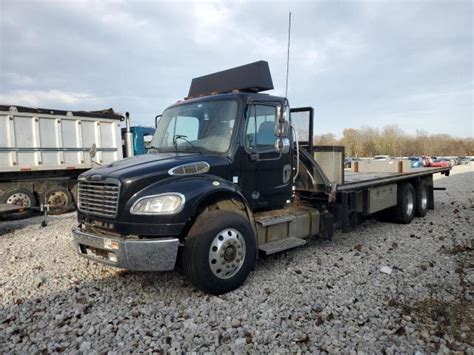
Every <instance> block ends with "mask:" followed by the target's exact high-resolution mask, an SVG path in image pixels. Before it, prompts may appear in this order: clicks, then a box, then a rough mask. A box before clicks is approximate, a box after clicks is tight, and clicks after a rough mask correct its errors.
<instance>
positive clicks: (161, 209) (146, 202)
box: [130, 192, 185, 215]
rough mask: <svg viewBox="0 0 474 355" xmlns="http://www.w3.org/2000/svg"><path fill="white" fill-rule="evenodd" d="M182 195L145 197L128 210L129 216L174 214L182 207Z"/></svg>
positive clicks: (174, 193)
mask: <svg viewBox="0 0 474 355" xmlns="http://www.w3.org/2000/svg"><path fill="white" fill-rule="evenodd" d="M184 202H185V198H184V195H182V194H180V193H177V192H172V193H165V194H160V195H151V196H145V197H142V198H140V199H138V201H137V202H135V203H134V204H133V206H132V208H131V209H130V213H131V214H152V215H156V214H174V213H178V212H181V210H182V209H183V207H184Z"/></svg>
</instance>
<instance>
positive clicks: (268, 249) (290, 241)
mask: <svg viewBox="0 0 474 355" xmlns="http://www.w3.org/2000/svg"><path fill="white" fill-rule="evenodd" d="M305 244H306V240H304V239H301V238H296V237H288V238H283V239H278V240H273V241H271V242H268V243H265V244H262V245H260V246H259V247H258V249H259V250H261V251H263V252H264V253H265V254H266V255H270V254H274V253H278V252H280V251H283V250H287V249H292V248H296V247H300V246H302V245H305Z"/></svg>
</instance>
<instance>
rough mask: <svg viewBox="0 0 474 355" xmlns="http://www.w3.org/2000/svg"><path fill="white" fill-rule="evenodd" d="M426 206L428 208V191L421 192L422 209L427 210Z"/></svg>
mask: <svg viewBox="0 0 474 355" xmlns="http://www.w3.org/2000/svg"><path fill="white" fill-rule="evenodd" d="M426 206H428V193H427V192H426V189H422V190H421V209H422V210H425V209H426Z"/></svg>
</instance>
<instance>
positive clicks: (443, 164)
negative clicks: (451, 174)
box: [430, 159, 451, 168]
mask: <svg viewBox="0 0 474 355" xmlns="http://www.w3.org/2000/svg"><path fill="white" fill-rule="evenodd" d="M430 166H431V167H432V168H448V167H450V166H451V163H450V161H449V160H447V159H435V160H433V161H432V162H431V165H430Z"/></svg>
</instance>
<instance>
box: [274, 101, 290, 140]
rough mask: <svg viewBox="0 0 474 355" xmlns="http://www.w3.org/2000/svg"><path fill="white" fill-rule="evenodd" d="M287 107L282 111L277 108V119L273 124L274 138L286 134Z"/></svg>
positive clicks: (279, 107)
mask: <svg viewBox="0 0 474 355" xmlns="http://www.w3.org/2000/svg"><path fill="white" fill-rule="evenodd" d="M287 111H288V106H285V109H284V110H282V108H281V106H277V117H278V119H277V120H276V122H275V136H277V137H283V136H286V135H287V133H288V112H287Z"/></svg>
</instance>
